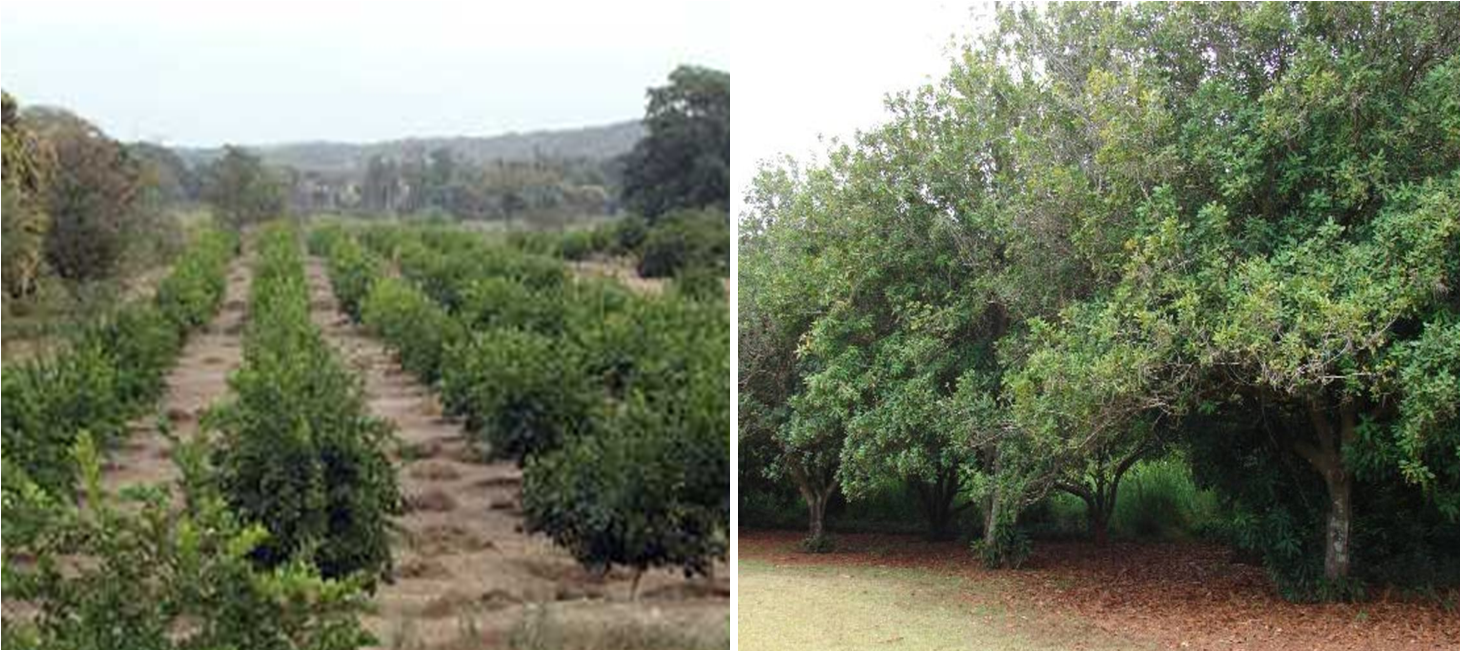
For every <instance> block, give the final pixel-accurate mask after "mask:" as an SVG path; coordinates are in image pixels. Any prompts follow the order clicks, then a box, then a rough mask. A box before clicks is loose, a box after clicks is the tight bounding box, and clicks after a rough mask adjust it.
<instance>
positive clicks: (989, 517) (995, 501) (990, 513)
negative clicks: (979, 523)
mask: <svg viewBox="0 0 1461 652" xmlns="http://www.w3.org/2000/svg"><path fill="white" fill-rule="evenodd" d="M999 498H1000V496H999V486H998V485H995V486H994V487H992V488H991V489H990V490H989V497H988V498H987V499H985V501H984V543H985V545H990V546H992V545H995V542H996V541H998V540H999V532H998V530H999Z"/></svg>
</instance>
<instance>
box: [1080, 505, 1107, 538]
mask: <svg viewBox="0 0 1461 652" xmlns="http://www.w3.org/2000/svg"><path fill="white" fill-rule="evenodd" d="M1110 522H1111V515H1110V514H1108V513H1107V510H1106V509H1105V507H1104V506H1102V507H1097V506H1096V505H1087V506H1086V526H1087V527H1088V528H1089V529H1090V535H1091V540H1092V541H1094V542H1096V545H1098V546H1104V545H1106V542H1107V541H1108V540H1109V538H1110V536H1109V532H1110V529H1111V528H1110V525H1109V524H1110Z"/></svg>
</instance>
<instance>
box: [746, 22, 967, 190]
mask: <svg viewBox="0 0 1461 652" xmlns="http://www.w3.org/2000/svg"><path fill="white" fill-rule="evenodd" d="M742 6H744V5H742ZM756 6H757V7H759V9H757V13H758V14H760V17H759V18H758V19H755V20H752V21H746V20H744V19H743V20H742V21H741V24H742V26H743V28H742V29H741V30H740V33H739V34H738V35H737V43H736V50H735V64H736V67H735V75H734V77H735V93H734V94H733V95H732V99H731V134H732V136H731V138H732V141H731V158H732V161H731V206H732V215H739V214H740V212H741V198H742V196H743V195H744V192H745V189H746V188H747V186H749V184H750V181H751V178H752V177H753V176H754V175H755V171H756V167H757V165H758V162H759V161H762V160H765V159H768V158H773V157H776V156H778V155H780V154H791V155H792V156H794V157H796V158H797V159H798V160H802V161H805V160H807V159H808V158H809V155H811V154H815V153H819V152H821V151H824V150H825V146H824V145H822V144H820V143H819V137H824V136H825V137H832V136H840V137H844V138H846V137H849V136H851V135H852V134H853V133H855V132H856V130H857V129H859V128H863V129H865V128H868V127H871V126H874V125H876V124H878V123H879V122H881V121H882V118H883V116H884V111H883V96H884V95H886V94H887V93H889V92H894V91H899V90H905V89H911V88H915V87H917V86H919V85H920V84H923V83H926V82H929V81H932V80H935V79H938V78H940V77H942V76H943V73H944V72H946V71H947V70H948V68H949V64H948V56H947V55H948V47H949V45H950V43H951V39H952V38H953V37H955V36H957V37H958V40H959V41H961V42H962V41H963V40H965V37H966V36H969V35H971V34H974V33H982V32H983V31H984V30H986V29H988V28H989V26H990V25H991V23H992V17H993V14H992V7H991V6H990V5H988V4H987V3H979V2H970V1H963V2H951V1H948V0H902V1H898V2H837V3H831V2H792V1H790V0H786V1H781V2H764V3H763V2H757V4H756Z"/></svg>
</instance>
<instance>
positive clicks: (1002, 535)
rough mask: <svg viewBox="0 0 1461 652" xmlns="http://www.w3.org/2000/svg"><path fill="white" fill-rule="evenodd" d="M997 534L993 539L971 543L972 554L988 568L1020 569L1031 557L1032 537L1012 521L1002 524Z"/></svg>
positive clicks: (986, 538) (996, 530)
mask: <svg viewBox="0 0 1461 652" xmlns="http://www.w3.org/2000/svg"><path fill="white" fill-rule="evenodd" d="M995 532H996V534H995V535H994V536H993V537H989V536H985V537H984V538H982V539H975V540H973V541H971V542H970V543H969V550H970V552H972V553H974V556H975V557H978V558H979V560H980V561H982V562H984V566H985V567H986V568H1019V567H1020V565H1022V564H1024V563H1025V560H1026V559H1028V558H1029V557H1030V549H1031V543H1030V537H1029V536H1028V535H1026V534H1025V532H1024V530H1022V529H1020V528H1019V527H1016V526H1015V523H1014V522H1013V521H1012V520H1006V521H1004V522H1002V523H1000V525H999V527H997V528H996V529H995Z"/></svg>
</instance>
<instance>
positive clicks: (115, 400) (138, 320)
mask: <svg viewBox="0 0 1461 652" xmlns="http://www.w3.org/2000/svg"><path fill="white" fill-rule="evenodd" d="M228 242H229V241H228V240H226V239H225V238H221V237H220V236H218V235H217V234H215V233H211V232H207V233H203V234H201V235H200V236H199V237H198V239H197V241H196V242H195V243H194V245H193V247H192V248H191V249H190V250H189V251H188V253H187V254H185V255H184V256H183V257H182V259H181V260H180V261H179V263H178V265H177V266H176V267H175V268H174V269H173V272H172V273H171V274H170V275H169V276H168V277H167V278H165V279H164V280H163V281H162V282H161V284H160V285H159V289H158V294H157V295H156V298H155V300H154V301H153V302H150V303H149V302H139V303H135V304H131V305H127V306H124V307H122V308H120V309H118V310H116V311H114V312H112V313H110V314H106V315H103V316H101V317H100V318H98V319H96V320H95V321H94V322H92V323H90V324H87V325H85V326H84V327H83V328H81V329H80V330H79V332H78V333H77V334H76V335H75V336H74V337H73V338H72V341H71V342H70V344H69V345H68V346H67V347H66V348H65V349H64V350H62V351H60V352H59V353H57V354H55V355H53V356H49V357H43V358H39V359H34V360H29V361H26V362H23V363H20V364H18V365H10V366H7V367H6V369H5V372H4V380H3V386H4V389H3V392H4V403H5V411H4V418H3V422H4V425H3V432H4V446H5V459H6V460H8V461H9V462H10V463H11V464H14V465H15V466H17V467H19V468H20V469H23V470H24V471H25V473H27V474H28V475H29V477H30V478H31V479H32V480H33V481H34V482H35V483H37V484H38V485H39V486H40V487H42V488H43V489H45V490H46V491H48V492H52V493H55V494H57V495H63V494H65V493H66V491H67V490H68V489H69V488H70V487H71V484H72V465H71V464H70V463H69V460H68V455H69V454H70V453H69V451H70V450H71V447H72V445H73V443H74V442H75V438H76V435H77V433H79V432H82V431H86V432H90V433H92V435H93V436H94V437H96V438H97V440H98V443H100V444H101V445H104V446H105V445H110V444H112V443H115V442H116V441H118V440H120V439H121V437H122V436H124V435H125V434H126V423H127V421H128V420H129V419H131V418H133V417H135V416H137V415H138V414H140V413H141V412H142V411H143V410H145V409H146V408H147V406H149V405H151V404H152V403H153V402H154V401H155V400H156V399H157V398H158V396H159V395H160V393H161V391H162V389H163V382H162V381H163V374H164V373H165V372H166V370H167V368H168V367H169V366H170V365H171V363H172V360H173V359H174V357H176V355H177V352H178V350H179V348H180V347H181V345H182V338H183V336H184V335H185V334H186V333H187V331H188V330H190V329H192V328H195V327H196V326H197V325H198V324H199V323H201V322H202V321H203V316H206V315H212V314H213V313H215V312H216V311H217V309H218V304H219V301H220V300H221V299H222V285H223V283H224V275H225V271H226V266H227V263H228V260H229V258H230V257H231V254H232V249H231V247H230V246H229V245H228ZM212 288H218V290H217V291H216V292H215V291H211V289H212Z"/></svg>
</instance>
